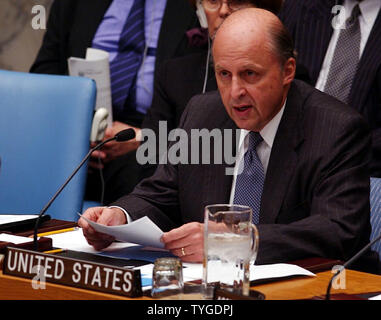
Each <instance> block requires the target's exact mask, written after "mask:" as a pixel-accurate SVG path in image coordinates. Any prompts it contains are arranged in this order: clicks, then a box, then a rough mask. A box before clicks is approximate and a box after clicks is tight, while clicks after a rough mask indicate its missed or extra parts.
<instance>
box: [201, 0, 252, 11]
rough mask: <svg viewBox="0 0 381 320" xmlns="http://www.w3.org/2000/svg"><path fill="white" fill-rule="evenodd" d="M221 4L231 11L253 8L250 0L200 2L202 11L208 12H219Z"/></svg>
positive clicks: (209, 0)
mask: <svg viewBox="0 0 381 320" xmlns="http://www.w3.org/2000/svg"><path fill="white" fill-rule="evenodd" d="M223 3H226V4H227V6H228V8H229V9H230V10H231V11H236V10H239V9H243V8H249V7H254V5H253V3H252V2H251V1H250V0H227V1H223V0H202V5H203V7H204V9H205V10H209V11H217V10H219V9H220V8H221V6H222V4H223Z"/></svg>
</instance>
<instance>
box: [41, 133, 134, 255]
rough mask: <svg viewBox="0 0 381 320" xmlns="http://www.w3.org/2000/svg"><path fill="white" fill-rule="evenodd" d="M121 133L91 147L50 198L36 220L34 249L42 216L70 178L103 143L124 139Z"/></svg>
mask: <svg viewBox="0 0 381 320" xmlns="http://www.w3.org/2000/svg"><path fill="white" fill-rule="evenodd" d="M128 130H130V129H127V130H123V131H121V132H120V133H124V132H127V131H128ZM120 133H118V134H116V135H115V136H114V137H112V138H109V139H107V140H105V141H102V142H101V143H99V144H98V145H96V146H95V147H94V148H92V149H90V151H89V152H88V153H87V155H86V157H85V158H83V160H82V161H81V163H80V164H79V165H78V166H77V168H76V169H75V170H74V171H73V173H72V174H71V175H70V177H69V178H68V179H67V180H66V181H65V182H64V184H63V185H62V186H61V187H60V188H59V189H58V191H57V192H56V193H55V194H54V196H53V197H52V198H51V199H50V200H49V202H48V203H47V204H46V205H45V207H44V208H43V209H42V210H41V212H40V213H39V215H38V217H37V220H36V224H35V226H34V233H33V243H34V250H35V251H38V241H37V233H38V225H39V223H40V219H41V217H42V216H43V215H44V214H45V212H46V211H47V210H48V209H49V207H50V206H51V204H52V203H53V202H54V200H56V198H57V197H58V196H59V194H60V193H61V192H62V190H63V189H64V188H65V187H66V185H67V184H68V183H69V182H70V180H71V179H72V178H73V177H74V176H75V175H76V173H77V172H78V171H79V169H81V167H82V166H83V164H84V163H85V162H86V161H87V160H88V159H89V157H90V155H91V154H92V153H93V152H94V151H96V150H98V149H100V148H101V147H103V145H105V144H106V143H108V142H110V141H113V140H117V141H123V140H122V139H123V138H124V136H123V134H122V135H120ZM134 137H135V135H134V134H133V137H132V138H134Z"/></svg>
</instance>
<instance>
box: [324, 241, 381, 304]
mask: <svg viewBox="0 0 381 320" xmlns="http://www.w3.org/2000/svg"><path fill="white" fill-rule="evenodd" d="M380 239H381V234H380V235H379V236H378V237H376V238H375V239H373V241H371V242H370V243H368V244H367V245H366V246H365V247H364V248H362V249H361V250H360V251H359V252H358V253H356V254H355V255H354V256H353V257H352V258H351V259H349V260H348V261H347V262H345V263H344V264H343V266H342V268H340V269H339V270H337V272H336V273H335V274H334V275H333V276H332V278H331V280H330V281H329V284H328V288H327V292H326V294H325V300H330V298H331V288H332V283H333V280H335V279H336V277H337V276H338V275H339V274H340V273H341V271H343V270H344V269H345V268H347V267H348V266H349V265H351V264H352V263H353V262H354V261H356V260H357V259H358V258H359V257H361V256H362V255H363V254H364V252H365V251H367V250H368V249H369V248H370V247H371V246H372V245H373V244H375V243H376V242H377V241H378V240H380Z"/></svg>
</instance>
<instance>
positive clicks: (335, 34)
mask: <svg viewBox="0 0 381 320" xmlns="http://www.w3.org/2000/svg"><path fill="white" fill-rule="evenodd" d="M357 4H358V6H359V9H360V10H359V18H358V20H359V28H360V36H361V41H360V46H359V48H358V49H357V50H359V57H360V59H359V61H358V65H357V69H355V70H356V72H355V73H353V76H352V77H351V79H349V78H348V86H349V87H350V91H349V93H348V97H347V99H345V102H346V103H348V105H350V106H351V107H352V108H354V109H355V110H357V111H358V112H360V113H361V114H362V115H363V116H364V118H365V119H366V120H367V122H368V124H369V126H370V128H371V130H372V140H373V141H372V161H371V163H370V169H371V175H372V176H376V177H381V42H380V38H381V11H380V7H381V3H380V1H379V0H362V1H355V0H345V1H339V0H309V1H300V0H287V1H285V3H284V6H283V8H282V10H281V13H280V18H281V20H282V21H283V23H284V24H285V26H286V27H287V28H288V29H289V31H290V33H291V35H292V37H293V38H294V42H295V48H296V50H297V53H298V63H299V64H301V65H304V66H305V67H306V69H307V70H308V71H309V76H310V79H311V81H312V83H313V85H315V86H316V88H318V89H319V90H322V91H324V92H328V93H329V94H331V91H330V90H329V89H330V88H327V87H329V85H327V84H326V83H327V79H328V77H329V71H330V69H331V68H333V67H332V64H333V60H334V52H335V50H337V49H338V47H339V46H340V45H339V44H338V43H339V40H338V38H339V35H340V34H341V33H342V32H344V31H345V29H344V26H343V24H342V21H341V20H345V18H347V17H350V16H351V13H352V12H353V9H354V8H355V7H356V5H357ZM338 5H340V6H342V7H338ZM339 9H341V10H340V14H338V15H336V16H335V15H334V14H336V13H338V12H339ZM334 27H335V28H334ZM352 34H353V35H354V34H356V33H355V32H353V33H352ZM355 50H356V44H353V45H352V47H351V48H350V49H349V50H345V53H344V55H345V56H346V57H348V56H350V54H351V53H353V52H354V51H355ZM356 54H358V53H356ZM353 64H354V63H352V62H349V63H346V65H349V66H351V65H353ZM341 69H343V68H341ZM335 73H336V72H335ZM336 75H337V77H339V75H338V73H336ZM336 80H338V79H336ZM349 87H348V88H349ZM341 91H342V90H341ZM338 98H339V99H341V97H338Z"/></svg>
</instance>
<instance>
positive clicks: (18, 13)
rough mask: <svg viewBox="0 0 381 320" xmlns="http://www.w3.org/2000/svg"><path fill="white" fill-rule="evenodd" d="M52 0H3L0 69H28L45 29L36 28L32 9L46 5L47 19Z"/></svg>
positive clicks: (0, 3) (0, 23)
mask: <svg viewBox="0 0 381 320" xmlns="http://www.w3.org/2000/svg"><path fill="white" fill-rule="evenodd" d="M52 2H53V0H0V30H1V31H0V69H6V70H15V71H25V72H27V71H29V68H30V66H31V65H32V63H33V61H34V59H35V57H36V55H37V52H38V49H39V48H40V46H41V41H42V37H43V36H44V33H45V30H41V29H38V30H35V29H34V28H33V27H32V19H33V18H34V17H35V16H36V13H32V8H33V7H34V6H35V5H42V6H44V8H45V9H46V19H47V18H48V16H49V8H50V5H51V3H52Z"/></svg>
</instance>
